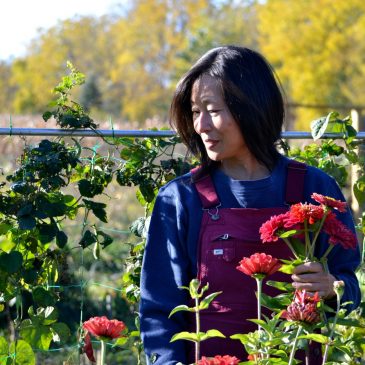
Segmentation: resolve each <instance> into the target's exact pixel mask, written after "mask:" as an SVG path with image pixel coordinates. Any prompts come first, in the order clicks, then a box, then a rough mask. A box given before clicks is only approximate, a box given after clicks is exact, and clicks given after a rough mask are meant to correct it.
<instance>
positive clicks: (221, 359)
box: [197, 355, 240, 365]
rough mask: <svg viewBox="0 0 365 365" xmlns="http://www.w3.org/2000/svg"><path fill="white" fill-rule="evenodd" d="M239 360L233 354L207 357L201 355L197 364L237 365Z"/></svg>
mask: <svg viewBox="0 0 365 365" xmlns="http://www.w3.org/2000/svg"><path fill="white" fill-rule="evenodd" d="M239 362H240V360H239V359H237V357H235V356H229V355H224V356H221V355H217V356H214V357H209V358H208V357H205V356H203V357H202V358H201V360H199V361H198V364H197V365H238V363H239Z"/></svg>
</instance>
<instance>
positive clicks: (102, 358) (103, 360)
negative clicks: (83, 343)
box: [100, 340, 106, 365]
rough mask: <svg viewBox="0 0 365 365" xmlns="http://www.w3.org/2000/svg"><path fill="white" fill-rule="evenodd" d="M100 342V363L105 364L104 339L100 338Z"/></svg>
mask: <svg viewBox="0 0 365 365" xmlns="http://www.w3.org/2000/svg"><path fill="white" fill-rule="evenodd" d="M100 344H101V355H100V365H105V354H106V344H105V341H104V340H101V341H100Z"/></svg>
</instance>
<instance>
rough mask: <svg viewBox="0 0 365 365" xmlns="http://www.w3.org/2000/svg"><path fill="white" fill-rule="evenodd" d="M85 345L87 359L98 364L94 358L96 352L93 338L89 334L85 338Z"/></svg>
mask: <svg viewBox="0 0 365 365" xmlns="http://www.w3.org/2000/svg"><path fill="white" fill-rule="evenodd" d="M84 341H85V344H84V347H83V352H84V353H85V354H86V356H87V358H88V359H89V360H90V361H91V362H96V360H95V357H94V350H93V345H92V343H91V338H90V335H89V334H88V333H87V334H86V336H85V338H84Z"/></svg>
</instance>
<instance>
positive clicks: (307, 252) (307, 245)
mask: <svg viewBox="0 0 365 365" xmlns="http://www.w3.org/2000/svg"><path fill="white" fill-rule="evenodd" d="M304 234H305V257H306V258H309V255H310V252H311V243H310V239H309V232H308V222H307V221H306V220H305V221H304Z"/></svg>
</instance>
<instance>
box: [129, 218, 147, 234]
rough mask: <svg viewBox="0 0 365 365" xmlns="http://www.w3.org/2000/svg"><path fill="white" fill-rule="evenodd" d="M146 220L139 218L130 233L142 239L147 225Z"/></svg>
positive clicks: (132, 225)
mask: <svg viewBox="0 0 365 365" xmlns="http://www.w3.org/2000/svg"><path fill="white" fill-rule="evenodd" d="M145 221H146V220H145V218H144V217H139V218H137V219H136V220H135V221H134V222H133V223H132V224H131V225H130V226H129V229H130V231H131V232H132V233H133V234H134V235H135V236H137V237H142V234H143V229H144V225H145Z"/></svg>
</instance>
